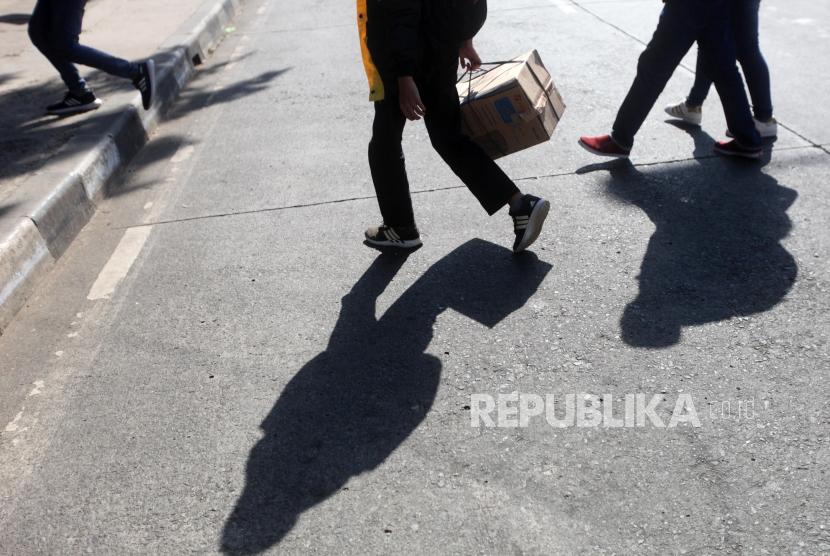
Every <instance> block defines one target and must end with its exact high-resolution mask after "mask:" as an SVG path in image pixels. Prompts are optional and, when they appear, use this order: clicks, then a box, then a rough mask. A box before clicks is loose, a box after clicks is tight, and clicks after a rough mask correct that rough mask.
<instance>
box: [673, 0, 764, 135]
mask: <svg viewBox="0 0 830 556" xmlns="http://www.w3.org/2000/svg"><path fill="white" fill-rule="evenodd" d="M760 7H761V0H743V1H739V2H735V5H734V7H733V12H732V26H733V29H734V33H735V46H736V48H737V53H738V62H740V64H741V67H742V68H743V70H744V77H745V78H746V84H747V87H749V96H751V97H752V109H753V111H754V112H755V117H756V118H758V119H759V120H761V121H766V120H769V119H770V118H772V112H773V110H772V94H771V92H770V79H769V68H768V67H767V62H766V60H764V55H763V54H761V46H760V45H759V43H758V11H759V9H760ZM696 74H697V75H695V84H694V86H693V87H692V90H691V92H690V93H689V97H688V98H687V99H686V103H687V104H689V105H690V106H702V105H703V102H704V101H705V100H706V96H707V95H708V94H709V88H710V87H711V86H712V80H711V79H709V76H708V72H707V71H706V63H705V61H704V59H703V57H702V56H700V55H699V54H698V57H697V72H696Z"/></svg>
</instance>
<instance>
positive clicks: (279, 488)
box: [222, 240, 551, 554]
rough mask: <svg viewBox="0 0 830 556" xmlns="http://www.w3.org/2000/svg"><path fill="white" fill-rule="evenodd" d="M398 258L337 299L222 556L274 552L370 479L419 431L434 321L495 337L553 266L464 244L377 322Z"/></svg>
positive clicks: (433, 363)
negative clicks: (450, 319) (450, 320)
mask: <svg viewBox="0 0 830 556" xmlns="http://www.w3.org/2000/svg"><path fill="white" fill-rule="evenodd" d="M405 261H406V256H405V255H401V254H391V253H383V254H380V255H379V256H378V257H377V258H376V259H375V261H374V262H373V263H372V265H371V266H370V267H369V268H368V270H366V272H365V273H364V274H363V276H362V277H361V278H360V279H359V280H358V282H357V283H356V284H355V285H354V287H353V288H352V289H351V291H350V292H349V293H348V294H347V295H346V296H345V297H343V300H342V308H341V312H340V316H339V318H338V320H337V324H336V325H335V327H334V330H333V331H332V334H331V338H330V340H329V344H328V347H327V348H326V350H325V351H324V352H322V353H320V354H319V355H317V356H316V357H314V358H313V359H312V360H311V361H309V362H308V363H306V364H305V365H304V366H303V368H302V369H300V371H299V372H298V373H297V374H296V375H295V376H294V377H293V378H292V379H291V381H290V382H289V383H288V385H287V386H286V387H285V389H284V390H283V392H282V393H281V395H280V397H279V399H278V400H277V402H276V405H274V408H273V409H272V410H271V412H270V414H269V415H268V416H267V417H266V419H265V421H264V422H263V423H262V435H263V436H262V439H261V440H260V441H259V442H258V443H257V445H256V446H255V447H254V448H253V450H252V451H251V454H250V458H249V460H248V464H247V470H246V484H245V490H244V492H243V493H242V495H241V496H240V498H239V500H238V501H237V503H236V507H235V508H234V510H233V512H232V514H231V515H230V517H228V519H227V521H226V523H225V528H224V531H223V534H222V550H223V551H224V552H226V553H231V554H252V553H258V552H261V551H264V550H266V549H268V548H269V547H271V546H273V545H275V544H277V543H279V542H280V540H282V539H283V537H284V536H285V535H286V534H287V533H288V532H289V531H290V530H291V529H292V527H293V526H294V524H295V523H296V521H297V519H298V517H299V516H300V514H302V512H304V511H306V510H308V509H309V508H312V507H313V506H315V505H316V504H319V503H321V502H322V501H324V500H326V499H327V498H329V497H330V496H332V495H334V494H336V493H337V492H338V491H340V490H341V489H342V488H343V487H344V485H345V484H346V483H347V481H348V480H349V479H350V478H351V477H354V476H356V475H359V474H361V473H364V472H367V471H371V470H373V469H376V468H377V467H378V466H379V465H381V464H382V463H383V462H384V460H386V458H387V457H388V456H389V455H390V454H391V453H392V452H393V451H394V450H395V449H396V448H397V447H398V446H400V445H401V443H402V442H404V441H405V440H406V439H407V437H409V435H410V434H412V432H413V431H414V430H415V429H416V428H417V427H418V425H419V424H420V423H421V422H422V421H423V420H424V418H425V417H426V414H427V412H428V411H429V410H430V408H431V407H432V404H433V400H434V399H435V395H436V392H437V390H438V384H439V381H440V376H441V361H440V360H439V359H438V358H436V357H435V356H433V355H430V354H427V353H425V352H426V350H427V348H428V346H429V344H430V341H431V340H432V336H433V326H434V324H435V322H436V319H437V318H438V316H439V315H440V314H441V313H442V312H444V311H445V310H447V309H453V310H455V311H458V312H460V313H462V314H464V315H466V316H468V317H470V318H472V319H473V320H475V321H477V322H479V323H481V324H483V325H485V326H488V327H490V328H492V327H494V326H496V325H497V324H498V323H499V322H501V321H502V320H504V319H505V318H506V317H507V316H508V315H510V314H511V313H513V312H514V311H516V310H518V309H519V308H521V307H522V306H523V305H524V304H525V303H526V302H527V301H528V299H529V298H530V297H531V296H532V295H533V293H534V292H535V291H536V290H537V288H538V287H539V285H540V284H541V283H542V281H543V280H544V278H545V276H546V275H547V273H548V271H549V270H550V268H551V267H550V265H549V264H547V263H545V262H542V261H539V260H538V259H537V258H536V256H535V255H533V254H531V253H526V254H524V255H522V256H518V257H514V256H513V255H512V254H511V252H510V251H508V250H507V249H505V248H503V247H499V246H496V245H493V244H492V243H489V242H486V241H482V240H472V241H469V242H467V243H465V244H464V245H462V246H461V247H459V248H458V249H456V250H455V251H453V252H452V253H450V254H449V255H447V256H446V257H444V258H443V259H441V260H440V261H439V262H438V263H436V264H435V265H434V266H432V267H431V268H430V269H429V270H428V271H427V272H426V273H425V274H424V275H423V276H421V277H420V278H419V279H418V280H417V281H416V282H415V283H414V284H413V285H412V286H411V287H410V288H409V289H407V291H406V292H404V293H403V294H402V295H401V297H400V298H398V300H397V301H395V302H394V303H393V304H392V306H391V307H390V308H389V309H388V310H387V311H386V312H385V313H384V314H383V316H381V317H380V318H377V317H376V316H375V310H376V300H377V299H378V297H379V296H380V295H381V293H383V291H384V289H385V288H386V287H387V285H388V284H389V283H390V282H391V281H392V279H393V278H394V276H395V275H396V273H397V272H398V271H399V270H400V269H401V267H402V266H403V264H404V262H405Z"/></svg>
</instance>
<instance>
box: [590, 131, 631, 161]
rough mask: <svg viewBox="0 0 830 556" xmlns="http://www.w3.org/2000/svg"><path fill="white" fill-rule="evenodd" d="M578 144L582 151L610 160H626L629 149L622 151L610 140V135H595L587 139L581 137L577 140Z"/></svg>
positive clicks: (629, 152)
mask: <svg viewBox="0 0 830 556" xmlns="http://www.w3.org/2000/svg"><path fill="white" fill-rule="evenodd" d="M579 144H580V145H581V146H582V148H583V149H585V150H586V151H588V152H590V153H594V154H595V155H598V156H610V157H611V158H628V155H630V154H631V150H630V149H624V148H622V147H621V146H619V145H618V144H617V142H616V141H614V140H613V139H611V136H610V135H597V136H596V137H589V136H587V135H583V136H582V137H580V138H579Z"/></svg>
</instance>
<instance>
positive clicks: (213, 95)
mask: <svg viewBox="0 0 830 556" xmlns="http://www.w3.org/2000/svg"><path fill="white" fill-rule="evenodd" d="M33 48H34V47H33ZM153 58H154V59H155V60H156V63H157V65H158V67H159V69H160V70H161V68H163V67H165V66H169V65H170V64H171V63H172V61H173V60H174V58H175V52H174V50H168V51H159V52H156V53H154V54H153ZM227 63H228V62H224V63H212V64H208V65H207V66H206V67H200V68H199V69H197V70H196V73H195V75H194V77H193V79H192V80H191V82H190V83H189V84H188V86H187V87H186V88H185V90H184V91H183V92H182V94H181V96H180V98H179V99H177V100H176V101H175V102H174V104H173V106H172V108H171V110H170V111H169V113H168V114H167V115H165V118H164V119H166V120H170V119H177V118H181V117H183V116H184V115H186V114H188V113H191V112H194V111H196V110H201V109H204V108H207V107H209V106H212V105H216V104H222V103H230V102H235V101H237V100H241V99H242V98H244V97H247V96H250V95H253V94H256V93H258V92H261V91H262V90H264V89H266V88H267V87H268V85H269V83H270V82H271V81H273V80H274V79H276V78H277V77H278V76H280V75H281V74H283V73H284V72H285V71H287V69H281V70H274V71H268V72H264V73H262V74H261V75H257V76H254V77H251V78H249V79H245V80H242V81H240V82H237V83H231V84H228V85H227V86H225V87H222V88H219V89H216V87H215V84H216V81H217V79H218V78H219V73H220V72H221V71H222V70H223V69H224V67H225V65H226V64H227ZM88 80H89V82H90V84H91V85H92V86H93V88H94V89H95V93H96V94H97V95H98V96H99V97H101V98H102V99H103V100H104V107H103V108H102V109H101V110H98V111H95V112H91V113H86V114H82V115H79V116H73V117H68V118H55V117H50V116H46V115H45V114H44V107H45V106H46V105H47V104H49V103H51V102H54V101H56V100H58V99H60V98H61V97H62V95H63V93H64V87H63V84H62V83H61V82H60V79H59V78H58V76H57V74H55V77H54V79H52V80H49V81H48V82H46V83H37V84H33V85H29V86H26V87H22V88H15V89H10V90H8V91H6V92H4V93H2V94H0V129H2V133H0V180H10V179H14V178H15V177H17V176H20V175H23V174H27V173H30V172H33V171H36V170H39V169H41V168H48V167H49V165H50V164H52V163H57V162H59V161H61V160H63V159H65V158H67V157H69V156H72V155H74V154H75V152H74V151H73V149H72V148H71V144H69V145H68V141H69V139H70V138H72V137H74V136H78V135H103V134H104V133H105V132H106V130H107V129H108V127H109V125H111V124H112V122H114V121H115V118H116V117H117V115H114V114H113V113H112V112H111V111H110V110H109V108H111V107H115V106H117V104H115V101H114V100H112V98H111V97H112V96H113V95H115V94H116V93H121V92H134V91H135V90H134V89H133V88H132V85H131V84H130V83H129V82H127V81H126V80H122V79H116V78H112V77H110V76H107V75H105V74H103V73H101V72H92V73H91V74H90V76H89V79H88ZM161 92H162V94H167V92H166V91H161ZM67 145H68V146H67Z"/></svg>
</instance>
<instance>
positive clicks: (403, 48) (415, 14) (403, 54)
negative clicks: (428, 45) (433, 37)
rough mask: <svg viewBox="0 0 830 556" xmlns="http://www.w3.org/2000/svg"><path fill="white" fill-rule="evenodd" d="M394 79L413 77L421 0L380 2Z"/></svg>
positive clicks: (417, 50)
mask: <svg viewBox="0 0 830 556" xmlns="http://www.w3.org/2000/svg"><path fill="white" fill-rule="evenodd" d="M380 4H381V5H382V6H384V12H385V16H386V18H385V19H386V33H387V41H386V44H387V45H389V49H390V51H391V52H390V54H391V59H392V63H393V65H394V71H395V76H396V77H401V76H404V75H415V70H416V69H417V66H418V54H419V52H420V46H421V45H420V44H419V42H420V38H421V24H422V18H423V10H422V8H423V5H422V4H423V0H381V2H380Z"/></svg>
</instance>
